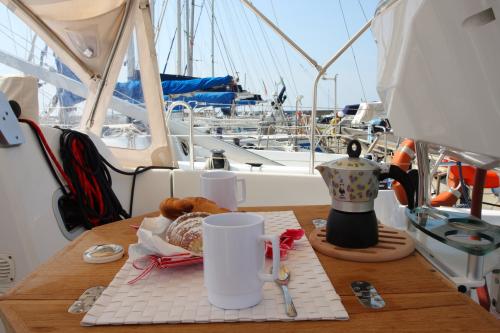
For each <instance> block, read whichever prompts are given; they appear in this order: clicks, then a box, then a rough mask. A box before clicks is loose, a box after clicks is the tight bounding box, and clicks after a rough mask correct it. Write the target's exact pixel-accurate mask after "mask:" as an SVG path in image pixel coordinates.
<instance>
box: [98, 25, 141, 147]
mask: <svg viewBox="0 0 500 333" xmlns="http://www.w3.org/2000/svg"><path fill="white" fill-rule="evenodd" d="M101 133H102V134H101V137H102V140H103V141H104V143H105V144H106V145H108V146H110V147H116V148H125V149H138V150H142V149H146V148H148V147H149V146H150V144H151V134H150V130H149V126H148V123H147V112H146V107H145V103H144V94H143V90H142V82H141V70H140V67H139V56H138V54H137V48H136V43H135V32H134V38H132V40H131V42H130V44H129V48H128V51H127V53H126V55H125V59H124V61H123V65H122V68H121V70H120V74H119V76H118V81H117V83H116V85H115V90H114V92H113V98H112V100H111V102H110V104H109V108H108V111H107V113H106V119H105V121H104V126H103V128H102V132H101Z"/></svg>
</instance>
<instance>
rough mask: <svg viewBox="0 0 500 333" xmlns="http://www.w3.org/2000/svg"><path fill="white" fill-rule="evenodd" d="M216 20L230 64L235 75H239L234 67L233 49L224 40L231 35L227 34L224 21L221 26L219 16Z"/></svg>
mask: <svg viewBox="0 0 500 333" xmlns="http://www.w3.org/2000/svg"><path fill="white" fill-rule="evenodd" d="M218 9H219V10H220V7H218ZM219 17H220V13H219ZM214 19H215V26H216V27H217V30H218V32H219V34H220V37H221V41H222V45H223V47H224V49H225V51H226V53H227V57H228V62H229V64H230V65H231V66H232V68H233V70H234V73H237V72H238V71H237V69H236V66H235V65H234V61H233V56H232V54H231V48H230V47H229V46H227V44H226V40H225V38H224V36H229V34H228V33H227V30H226V27H225V24H224V20H222V21H220V24H219V19H218V18H217V16H216V17H215V18H214Z"/></svg>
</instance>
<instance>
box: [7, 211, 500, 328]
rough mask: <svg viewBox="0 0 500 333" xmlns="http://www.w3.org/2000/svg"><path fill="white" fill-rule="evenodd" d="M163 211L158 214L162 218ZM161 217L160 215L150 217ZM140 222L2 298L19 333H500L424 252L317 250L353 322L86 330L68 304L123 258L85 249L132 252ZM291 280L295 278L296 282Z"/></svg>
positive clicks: (90, 240)
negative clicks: (372, 297) (364, 300)
mask: <svg viewBox="0 0 500 333" xmlns="http://www.w3.org/2000/svg"><path fill="white" fill-rule="evenodd" d="M245 210H246V211H280V210H281V211H282V210H293V211H294V212H295V215H296V217H297V219H298V220H299V222H300V224H301V226H302V227H303V228H304V229H305V230H306V234H309V233H310V232H311V231H312V229H313V225H312V223H311V219H313V218H324V217H325V216H326V215H327V213H328V210H329V207H328V206H295V207H255V208H245ZM156 214H157V213H156ZM151 215H155V214H151ZM140 221H141V217H136V218H132V219H129V220H124V221H120V222H116V223H113V224H109V225H105V226H102V227H98V228H95V229H93V230H91V231H88V232H86V233H84V234H83V235H81V236H80V237H79V238H78V239H76V240H75V241H73V242H72V243H70V244H69V245H68V246H67V247H66V248H64V249H63V250H62V251H60V252H59V253H57V254H56V255H55V256H54V257H53V258H52V259H50V260H49V261H48V262H46V263H44V264H43V265H41V266H40V267H39V268H38V269H37V270H36V271H34V272H33V273H32V274H31V275H29V276H28V277H27V278H26V279H25V280H24V281H22V282H21V283H20V284H19V285H18V286H17V287H16V288H14V289H13V290H11V291H10V292H9V293H8V294H7V295H5V296H3V297H2V298H0V315H1V316H2V319H3V320H4V321H5V322H7V323H8V329H10V330H12V331H14V332H89V331H99V332H101V331H106V332H123V331H124V330H125V329H126V330H127V331H144V332H174V331H175V332H212V331H222V332H234V331H235V330H238V332H252V333H258V332H268V331H270V330H271V331H272V332H290V331H299V330H304V331H308V332H325V330H328V331H337V332H362V331H369V332H388V331H389V332H390V331H393V332H423V331H425V332H442V331H453V332H500V322H499V321H497V320H496V319H495V318H494V317H493V316H491V315H490V314H489V313H488V312H486V311H485V310H484V309H482V308H481V307H480V306H479V305H477V304H476V303H474V302H473V301H472V300H471V299H470V298H469V297H467V296H465V295H464V294H461V293H459V292H457V291H456V289H455V288H454V287H453V286H452V284H451V283H450V282H449V281H447V280H446V279H445V278H444V277H443V276H442V275H441V274H439V273H438V272H437V271H436V270H435V269H434V268H433V267H432V266H431V265H430V264H429V263H428V262H427V261H426V260H425V259H424V258H423V257H422V256H420V255H419V254H418V253H413V254H412V255H410V256H408V257H406V258H404V259H401V260H397V261H392V262H385V263H356V262H350V261H343V260H339V259H334V258H330V257H327V256H325V255H322V254H320V253H317V255H318V258H319V260H320V262H321V264H322V265H323V267H324V268H325V271H326V272H327V274H328V277H329V278H330V280H331V281H332V283H333V285H334V287H335V289H336V291H337V293H338V294H339V295H340V296H341V298H342V302H343V304H344V306H345V308H346V310H347V312H348V313H349V316H350V319H349V320H348V321H303V322H259V323H258V322H251V323H216V324H175V325H142V326H139V325H132V326H127V327H126V328H124V327H123V326H106V327H104V326H100V327H90V328H89V327H82V326H80V321H81V319H82V317H83V315H82V314H70V313H68V312H67V310H68V308H69V306H70V305H71V304H72V303H73V301H74V300H75V299H77V298H78V297H79V296H80V295H81V294H82V292H83V291H85V290H86V289H87V288H90V287H93V286H98V285H101V286H106V285H108V284H109V282H110V281H111V280H112V279H113V277H114V275H115V274H116V272H117V271H118V270H119V269H120V267H121V266H122V265H123V264H124V262H125V258H123V259H121V260H119V261H116V262H113V263H108V264H100V265H90V264H86V263H84V262H83V260H82V253H83V251H84V250H85V249H87V248H88V247H90V246H91V245H95V244H102V243H109V242H114V243H117V244H120V245H122V246H124V247H125V248H127V247H128V244H130V243H135V242H136V241H137V238H136V235H135V230H134V229H132V228H130V227H129V226H130V225H131V224H134V225H135V224H139V223H140ZM354 280H366V281H369V282H371V283H372V284H373V285H374V286H375V288H376V289H377V290H378V291H379V293H380V294H381V296H382V297H383V298H384V300H385V302H386V307H385V308H383V309H380V310H373V309H368V308H365V307H363V306H362V305H361V304H360V303H359V302H358V300H357V299H356V297H355V296H354V295H353V293H352V291H351V289H350V283H351V282H352V281H354ZM292 283H293V280H292Z"/></svg>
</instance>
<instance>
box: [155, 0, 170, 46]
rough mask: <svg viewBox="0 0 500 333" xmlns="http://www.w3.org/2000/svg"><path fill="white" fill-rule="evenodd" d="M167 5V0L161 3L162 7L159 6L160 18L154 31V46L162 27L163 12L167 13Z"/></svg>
mask: <svg viewBox="0 0 500 333" xmlns="http://www.w3.org/2000/svg"><path fill="white" fill-rule="evenodd" d="M167 5H168V0H166V1H163V3H162V6H161V12H160V17H159V18H158V24H157V25H156V29H155V35H154V36H155V41H154V44H155V45H156V43H157V42H158V36H159V35H160V31H161V27H162V25H163V19H164V18H165V12H166V11H167Z"/></svg>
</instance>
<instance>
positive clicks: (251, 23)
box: [0, 0, 379, 108]
mask: <svg viewBox="0 0 500 333" xmlns="http://www.w3.org/2000/svg"><path fill="white" fill-rule="evenodd" d="M211 1H212V0H196V8H195V25H197V26H198V28H197V30H196V35H195V41H194V65H193V67H194V73H193V74H194V75H195V76H211V28H210V8H211ZM214 1H215V15H216V43H215V75H216V76H224V75H227V74H230V75H233V76H237V77H239V82H240V84H242V85H243V86H244V88H246V89H247V90H249V91H251V92H254V93H258V94H262V95H263V97H264V98H266V99H268V98H271V97H272V94H273V93H275V92H276V91H277V89H279V88H280V87H279V86H278V84H279V82H280V81H281V79H283V82H284V83H285V85H286V86H287V94H288V99H287V102H286V104H287V105H288V106H294V105H295V100H296V97H297V96H299V95H302V96H304V97H303V100H302V104H303V106H305V107H308V106H311V105H312V89H313V82H314V78H315V76H316V74H317V71H316V69H315V68H313V67H312V66H311V65H310V64H309V63H308V62H307V61H306V60H305V59H304V58H302V57H301V56H300V55H299V54H298V53H297V52H296V51H295V50H293V49H292V48H291V47H290V46H289V45H287V44H286V43H285V42H283V41H282V40H281V39H280V38H279V37H278V36H277V35H276V34H275V33H274V32H273V31H272V30H271V29H270V28H269V27H268V26H267V25H265V24H264V23H263V22H262V21H260V20H258V19H257V17H256V16H255V15H254V14H253V13H252V12H251V11H250V10H249V9H248V8H246V7H245V6H244V5H243V4H242V3H241V2H240V1H239V0H214ZM164 2H165V0H157V1H156V5H155V18H156V21H158V18H159V16H160V14H161V11H162V6H163V4H164ZM182 2H184V1H182ZM252 3H253V4H254V6H255V7H257V8H258V9H259V10H260V11H261V12H263V13H264V14H265V15H266V16H267V17H268V18H269V19H271V20H272V21H273V22H274V23H275V24H276V25H278V26H279V27H280V29H281V30H282V31H283V32H285V33H286V34H287V35H288V36H289V37H290V38H291V39H292V40H294V41H295V42H296V43H297V44H298V45H299V46H300V47H301V48H302V49H304V50H305V51H306V52H307V53H308V54H309V55H310V56H311V57H312V58H313V59H315V60H316V61H317V62H318V63H319V64H324V63H325V62H326V61H327V60H328V59H329V58H330V57H331V56H332V55H333V54H334V53H336V52H337V50H338V49H339V48H340V47H342V46H343V45H344V44H345V43H346V41H347V40H348V33H347V31H346V27H345V24H347V28H348V30H349V33H350V35H351V36H352V35H354V34H355V33H356V32H357V31H358V30H359V29H360V28H361V27H362V26H363V25H364V23H365V22H366V20H367V18H368V19H369V18H370V17H372V16H373V13H374V11H375V8H376V5H377V3H378V0H253V1H252ZM166 4H167V5H166V11H165V18H164V20H163V24H162V26H161V29H160V33H159V36H158V42H157V52H158V62H159V67H160V71H162V70H163V68H164V66H165V63H166V64H167V66H166V72H167V73H172V74H175V73H176V59H177V52H176V49H175V46H176V42H175V41H174V44H173V45H174V47H173V49H172V52H171V55H170V57H169V58H168V62H167V55H168V53H169V50H170V45H171V42H172V38H173V36H174V32H175V29H176V23H177V19H176V5H177V1H176V0H169V1H167V2H166ZM0 6H1V7H0V43H1V45H3V47H2V46H0V47H2V49H3V50H4V51H6V52H10V53H12V54H15V55H17V56H19V57H24V58H26V57H27V54H28V51H27V50H28V49H29V45H30V40H31V37H32V32H30V31H29V30H28V29H27V28H26V27H25V26H24V24H22V23H21V22H20V21H19V20H18V19H17V18H16V17H15V16H14V15H12V14H11V15H7V13H8V9H7V8H6V7H5V6H4V5H0ZM341 9H342V10H343V12H344V14H345V23H344V18H343V15H342V10H341ZM182 19H183V20H184V15H183V17H182ZM182 43H183V46H184V47H185V38H183V40H182ZM42 48H43V43H42V42H41V41H39V42H38V43H37V49H36V53H37V54H39V53H40V51H41V49H42ZM353 49H354V52H355V56H356V59H357V64H358V68H359V75H358V71H357V68H356V65H355V62H354V60H353V53H352V50H348V51H347V52H346V53H344V55H343V56H342V57H341V58H340V59H339V60H338V61H337V62H336V63H335V64H333V65H332V66H331V67H330V69H329V70H328V71H327V77H333V76H334V75H335V74H338V79H337V101H338V106H339V107H342V106H343V105H346V104H354V103H359V102H361V101H364V100H367V101H375V100H379V98H378V95H377V93H376V89H375V87H376V62H377V50H376V46H375V42H374V40H373V36H372V33H371V31H370V30H368V31H367V32H366V33H365V34H364V35H363V36H362V37H361V38H360V39H359V40H358V41H357V42H356V43H355V44H354V47H353ZM184 57H185V55H184ZM184 65H185V60H184V59H183V66H184ZM11 72H15V71H14V70H12V69H10V68H7V67H6V66H3V65H0V74H6V73H11ZM360 77H361V82H360ZM362 87H363V88H364V89H363V88H362ZM318 105H319V106H320V107H325V108H326V107H329V108H331V107H333V105H334V82H333V80H322V81H320V86H319V92H318Z"/></svg>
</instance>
